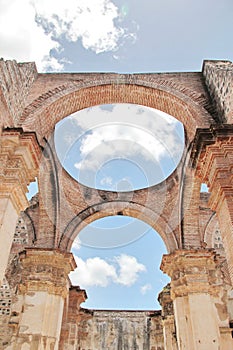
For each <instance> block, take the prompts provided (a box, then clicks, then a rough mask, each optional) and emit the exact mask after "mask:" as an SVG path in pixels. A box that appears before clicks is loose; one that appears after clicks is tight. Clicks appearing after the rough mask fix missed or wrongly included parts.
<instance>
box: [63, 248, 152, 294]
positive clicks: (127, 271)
mask: <svg viewBox="0 0 233 350" xmlns="http://www.w3.org/2000/svg"><path fill="white" fill-rule="evenodd" d="M75 260H76V263H77V269H75V271H73V272H71V273H70V278H71V281H72V283H73V284H75V285H80V286H81V287H84V288H86V287H90V286H100V287H107V286H108V285H109V284H110V283H111V282H113V283H116V284H121V285H124V286H131V285H133V284H134V283H135V282H136V281H137V280H138V277H139V273H140V272H145V271H146V267H145V266H144V265H143V264H141V263H139V262H138V261H137V259H136V258H135V257H134V256H129V255H125V254H122V255H120V256H116V257H114V259H113V261H112V263H108V262H107V261H105V260H104V259H101V258H99V257H94V258H89V259H87V260H86V261H84V260H82V259H81V258H79V257H77V256H75Z"/></svg>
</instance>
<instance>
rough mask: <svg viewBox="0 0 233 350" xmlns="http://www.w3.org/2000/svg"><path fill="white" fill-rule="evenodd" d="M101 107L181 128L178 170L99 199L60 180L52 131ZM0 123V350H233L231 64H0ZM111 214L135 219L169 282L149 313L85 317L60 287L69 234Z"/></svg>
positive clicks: (81, 296) (68, 288)
mask: <svg viewBox="0 0 233 350" xmlns="http://www.w3.org/2000/svg"><path fill="white" fill-rule="evenodd" d="M113 103H130V104H138V105H142V106H148V107H151V108H155V109H157V110H161V111H163V112H165V113H168V114H169V115H171V116H173V117H174V118H176V119H177V120H179V121H180V122H181V123H182V124H183V127H184V131H185V150H184V152H183V155H182V159H181V161H180V163H179V164H178V166H177V168H176V169H175V170H174V171H173V173H172V174H171V175H170V176H169V177H168V178H167V179H166V180H164V181H163V182H162V183H160V184H158V185H154V186H151V187H149V188H145V189H139V190H136V191H131V192H111V191H105V190H98V189H94V188H89V187H87V186H84V185H82V184H80V183H78V182H77V181H76V180H74V179H73V178H72V177H71V176H70V175H69V174H68V173H67V172H66V171H65V170H64V169H63V167H62V165H61V164H60V162H59V160H58V157H57V154H56V151H55V146H54V138H53V134H54V130H55V125H56V123H58V122H59V121H60V120H62V119H63V118H65V117H67V116H69V115H70V114H72V113H74V112H76V111H79V110H82V109H84V108H88V107H91V106H96V105H101V104H113ZM0 112H1V113H0V123H1V129H0V247H1V252H0V282H1V287H0V349H7V350H10V349H11V350H36V349H39V350H55V349H56V350H57V349H59V350H63V349H64V350H219V349H220V350H230V349H233V335H232V331H233V289H232V284H233V124H232V123H233V64H232V63H231V62H229V61H211V60H209V61H204V62H203V66H202V70H201V71H200V72H186V73H185V72H183V73H181V72H179V73H147V74H114V73H66V74H64V73H50V74H41V73H38V72H37V69H36V66H35V64H34V63H31V62H30V63H17V62H15V61H4V60H0ZM35 178H37V179H38V188H39V189H38V193H37V194H36V195H35V196H34V197H33V198H32V199H31V200H30V201H29V202H28V200H27V197H26V193H27V186H28V185H29V184H30V182H33V181H35ZM202 184H205V185H206V186H207V187H208V192H205V193H204V192H201V191H200V189H201V185H202ZM161 203H162V205H161ZM119 214H120V215H128V216H131V217H135V218H138V219H141V220H143V221H144V222H146V223H147V224H149V225H150V226H151V227H152V228H154V229H155V230H156V231H157V232H158V234H159V235H160V236H161V238H162V240H163V242H164V243H165V245H166V248H167V254H165V255H164V256H163V257H162V261H161V267H160V268H161V270H162V271H163V272H164V273H166V274H167V275H168V276H170V278H171V283H170V284H169V285H167V286H164V289H163V290H162V291H161V293H160V294H159V296H158V299H159V302H160V304H161V310H152V311H148V310H147V311H140V310H135V311H133V310H132V311H126V310H124V311H121V310H114V311H110V310H90V309H87V308H85V306H84V307H83V305H85V303H84V304H82V303H83V302H84V301H85V300H86V298H87V294H86V291H85V290H83V289H82V287H79V286H73V285H71V282H70V279H69V277H68V275H69V273H70V271H72V270H74V269H75V267H76V264H75V261H74V258H73V255H72V253H71V252H70V250H71V246H72V243H73V241H74V239H75V238H76V237H77V235H78V233H79V232H80V231H81V230H82V229H83V228H84V226H85V225H87V224H89V223H91V222H93V221H94V220H97V219H99V218H103V217H105V216H109V215H119ZM177 218H178V220H177ZM81 304H82V306H81Z"/></svg>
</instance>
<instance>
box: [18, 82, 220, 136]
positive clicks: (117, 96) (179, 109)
mask: <svg viewBox="0 0 233 350" xmlns="http://www.w3.org/2000/svg"><path fill="white" fill-rule="evenodd" d="M106 81H107V80H105V84H103V83H102V84H101V83H100V81H98V80H97V81H94V82H93V81H91V84H90V82H89V85H94V86H88V81H87V82H86V84H83V83H82V84H81V85H82V86H81V87H80V86H79V85H78V84H68V85H67V86H66V85H62V86H60V87H57V88H54V89H53V90H51V91H49V92H47V93H45V92H43V91H41V94H40V95H39V96H38V97H37V98H35V99H34V100H33V101H32V102H31V104H29V105H28V106H27V107H26V108H25V110H24V112H23V114H22V116H21V122H20V125H21V126H22V127H23V128H24V130H33V131H36V133H37V136H38V138H39V140H40V141H41V140H42V139H43V137H47V138H48V137H49V135H50V134H51V133H52V131H53V130H54V127H55V125H56V123H57V122H59V121H60V120H62V119H63V118H65V117H66V116H68V115H70V114H72V113H74V112H77V111H79V110H82V109H84V108H88V107H91V106H96V105H101V104H112V103H132V104H139V105H143V106H148V107H151V108H156V109H158V110H161V111H163V112H165V113H168V114H170V115H171V116H173V117H175V118H176V119H177V120H179V121H180V122H182V123H183V125H184V128H185V130H186V135H187V137H188V139H189V140H192V139H193V137H194V135H195V131H196V128H203V127H208V126H209V125H210V124H211V123H213V120H212V117H211V116H210V114H209V113H208V112H207V110H206V109H205V108H204V105H205V104H204V102H203V101H204V99H203V98H202V97H201V98H200V96H199V95H198V94H195V93H194V92H191V90H189V89H187V88H184V87H180V85H179V84H172V83H170V84H168V83H166V81H158V82H156V83H153V84H152V83H150V84H149V83H148V82H147V81H144V82H135V81H134V80H133V81H131V80H130V79H129V80H128V81H126V83H122V82H121V81H120V82H119V80H118V79H117V76H116V77H115V80H114V79H112V80H111V84H107V83H106ZM139 83H140V84H139ZM148 85H150V86H148ZM45 120H46V123H45Z"/></svg>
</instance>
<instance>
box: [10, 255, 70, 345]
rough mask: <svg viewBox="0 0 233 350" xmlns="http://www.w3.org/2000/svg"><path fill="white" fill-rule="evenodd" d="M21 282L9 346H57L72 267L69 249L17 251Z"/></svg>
mask: <svg viewBox="0 0 233 350" xmlns="http://www.w3.org/2000/svg"><path fill="white" fill-rule="evenodd" d="M20 262H21V266H22V282H21V284H20V285H19V287H18V294H19V299H20V303H21V308H22V310H21V315H20V320H19V325H18V331H17V336H15V337H14V339H12V345H11V347H10V348H9V349H13V350H16V349H17V350H24V349H27V350H30V349H31V350H35V349H38V350H57V349H58V347H59V339H60V332H61V324H62V316H63V308H64V300H65V299H66V298H67V296H68V293H69V286H70V282H69V279H68V274H69V272H70V271H72V270H74V268H75V267H76V264H75V261H74V258H73V255H72V254H71V253H64V252H60V251H59V250H52V249H47V250H46V249H33V248H28V249H26V250H25V251H23V252H22V253H21V254H20Z"/></svg>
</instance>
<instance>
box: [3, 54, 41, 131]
mask: <svg viewBox="0 0 233 350" xmlns="http://www.w3.org/2000/svg"><path fill="white" fill-rule="evenodd" d="M37 75H38V73H37V70H36V65H35V63H33V62H31V63H17V62H16V61H4V60H2V59H1V60H0V90H1V92H2V97H3V103H4V102H5V104H6V105H7V108H8V110H9V114H10V117H11V119H8V123H7V121H6V120H5V121H3V123H4V126H5V127H6V126H14V125H15V126H16V125H17V123H18V120H19V117H20V115H21V113H22V111H23V110H24V108H25V106H26V98H27V95H28V93H29V91H30V88H31V86H32V84H33V82H34V80H35V79H36V78H37ZM1 125H2V124H1Z"/></svg>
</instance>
